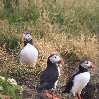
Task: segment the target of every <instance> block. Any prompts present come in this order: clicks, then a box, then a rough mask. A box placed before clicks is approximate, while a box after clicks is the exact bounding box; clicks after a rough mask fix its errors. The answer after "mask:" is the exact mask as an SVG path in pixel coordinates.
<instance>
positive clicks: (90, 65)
mask: <svg viewBox="0 0 99 99" xmlns="http://www.w3.org/2000/svg"><path fill="white" fill-rule="evenodd" d="M80 66H81V67H83V68H85V69H89V68H95V67H96V66H95V64H93V63H92V62H90V61H88V60H84V61H82V62H81V64H80Z"/></svg>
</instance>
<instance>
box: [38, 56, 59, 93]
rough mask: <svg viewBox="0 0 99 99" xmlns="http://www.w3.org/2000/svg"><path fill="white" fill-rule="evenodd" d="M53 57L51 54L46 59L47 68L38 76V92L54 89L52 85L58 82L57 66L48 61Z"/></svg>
mask: <svg viewBox="0 0 99 99" xmlns="http://www.w3.org/2000/svg"><path fill="white" fill-rule="evenodd" d="M53 55H54V54H51V55H50V56H49V57H48V60H47V67H46V69H45V70H44V71H43V73H42V74H41V76H40V87H39V89H38V90H39V91H42V90H49V89H52V88H54V84H55V82H56V81H57V80H58V77H59V73H58V69H57V64H56V63H52V62H51V61H50V60H49V58H50V57H52V56H53Z"/></svg>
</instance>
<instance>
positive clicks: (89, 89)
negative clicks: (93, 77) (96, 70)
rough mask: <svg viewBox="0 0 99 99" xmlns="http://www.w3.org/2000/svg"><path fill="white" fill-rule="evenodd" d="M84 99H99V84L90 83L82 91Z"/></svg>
mask: <svg viewBox="0 0 99 99" xmlns="http://www.w3.org/2000/svg"><path fill="white" fill-rule="evenodd" d="M82 99H99V83H96V84H91V83H89V84H88V85H87V86H86V87H85V89H84V90H83V91H82Z"/></svg>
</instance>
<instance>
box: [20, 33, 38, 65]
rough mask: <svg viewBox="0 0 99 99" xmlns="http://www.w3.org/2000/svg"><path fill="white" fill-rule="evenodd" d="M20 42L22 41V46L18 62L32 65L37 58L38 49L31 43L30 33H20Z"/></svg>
mask: <svg viewBox="0 0 99 99" xmlns="http://www.w3.org/2000/svg"><path fill="white" fill-rule="evenodd" d="M22 42H23V43H24V48H23V49H22V50H21V52H20V63H21V64H24V63H25V64H27V65H29V66H31V65H32V66H33V65H35V64H36V61H37V59H38V50H37V49H36V48H35V47H34V45H33V43H32V36H31V34H30V33H28V32H27V33H24V34H23V35H22Z"/></svg>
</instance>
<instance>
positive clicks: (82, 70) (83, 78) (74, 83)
mask: <svg viewBox="0 0 99 99" xmlns="http://www.w3.org/2000/svg"><path fill="white" fill-rule="evenodd" d="M89 68H95V65H93V64H92V62H90V61H88V60H84V61H83V62H81V64H80V65H79V71H78V72H77V73H75V74H74V75H73V76H72V77H71V78H70V79H69V81H68V82H67V84H66V85H65V86H63V87H65V90H64V91H63V93H72V95H73V97H74V99H76V95H77V98H78V99H82V98H81V96H80V94H81V91H82V90H83V88H84V87H85V86H86V85H87V84H88V82H89V80H90V73H89V72H88V69H89Z"/></svg>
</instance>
